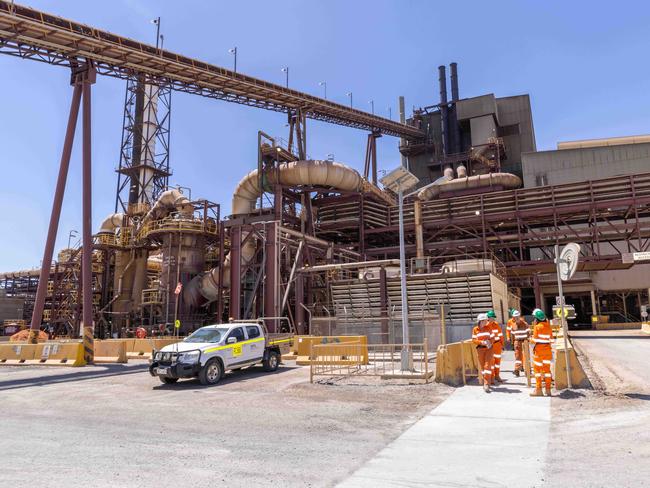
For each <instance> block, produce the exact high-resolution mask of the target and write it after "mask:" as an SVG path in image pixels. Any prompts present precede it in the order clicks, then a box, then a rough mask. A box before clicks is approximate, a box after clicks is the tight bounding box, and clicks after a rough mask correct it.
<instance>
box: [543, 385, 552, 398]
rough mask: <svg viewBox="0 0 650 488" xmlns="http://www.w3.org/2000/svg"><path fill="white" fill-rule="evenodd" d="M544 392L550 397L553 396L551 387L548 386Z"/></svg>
mask: <svg viewBox="0 0 650 488" xmlns="http://www.w3.org/2000/svg"><path fill="white" fill-rule="evenodd" d="M544 393H545V394H546V396H547V397H550V396H551V387H550V386H547V387H546V391H545V392H544Z"/></svg>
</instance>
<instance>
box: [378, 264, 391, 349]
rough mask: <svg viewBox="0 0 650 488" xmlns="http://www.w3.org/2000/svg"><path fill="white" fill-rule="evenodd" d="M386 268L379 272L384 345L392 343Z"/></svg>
mask: <svg viewBox="0 0 650 488" xmlns="http://www.w3.org/2000/svg"><path fill="white" fill-rule="evenodd" d="M386 285H387V284H386V268H384V267H383V266H382V267H381V268H380V270H379V314H380V316H381V319H380V327H381V342H382V343H384V344H389V343H392V342H393V340H392V339H391V338H390V335H389V331H388V287H387V286H386Z"/></svg>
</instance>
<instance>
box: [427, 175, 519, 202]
mask: <svg viewBox="0 0 650 488" xmlns="http://www.w3.org/2000/svg"><path fill="white" fill-rule="evenodd" d="M443 178H444V177H443ZM443 178H439V179H437V180H436V181H434V182H433V183H431V184H430V185H427V186H425V187H424V188H422V189H421V190H420V191H419V192H418V198H419V199H420V200H432V199H434V198H437V197H439V196H443V195H444V194H445V193H450V192H456V191H463V190H471V189H478V188H485V187H492V186H495V187H499V188H505V189H506V190H514V189H515V188H519V187H521V179H520V178H519V177H518V176H517V175H513V174H511V173H486V174H483V175H474V176H466V177H464V178H456V179H453V180H446V181H441V180H443Z"/></svg>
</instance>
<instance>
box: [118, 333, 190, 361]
mask: <svg viewBox="0 0 650 488" xmlns="http://www.w3.org/2000/svg"><path fill="white" fill-rule="evenodd" d="M127 341H128V342H127V344H126V357H127V358H129V359H151V353H152V352H153V350H154V349H162V348H163V347H165V346H168V345H169V344H175V343H177V342H179V341H180V339H179V338H178V337H166V338H160V339H127Z"/></svg>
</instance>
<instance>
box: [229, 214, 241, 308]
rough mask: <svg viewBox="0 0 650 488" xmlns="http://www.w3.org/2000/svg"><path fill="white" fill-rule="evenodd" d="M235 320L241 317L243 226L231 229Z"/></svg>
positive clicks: (232, 291)
mask: <svg viewBox="0 0 650 488" xmlns="http://www.w3.org/2000/svg"><path fill="white" fill-rule="evenodd" d="M229 312H230V313H229V316H230V317H231V318H233V319H235V320H239V319H240V318H241V227H240V226H238V225H237V226H234V227H232V228H231V231H230V311H229Z"/></svg>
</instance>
